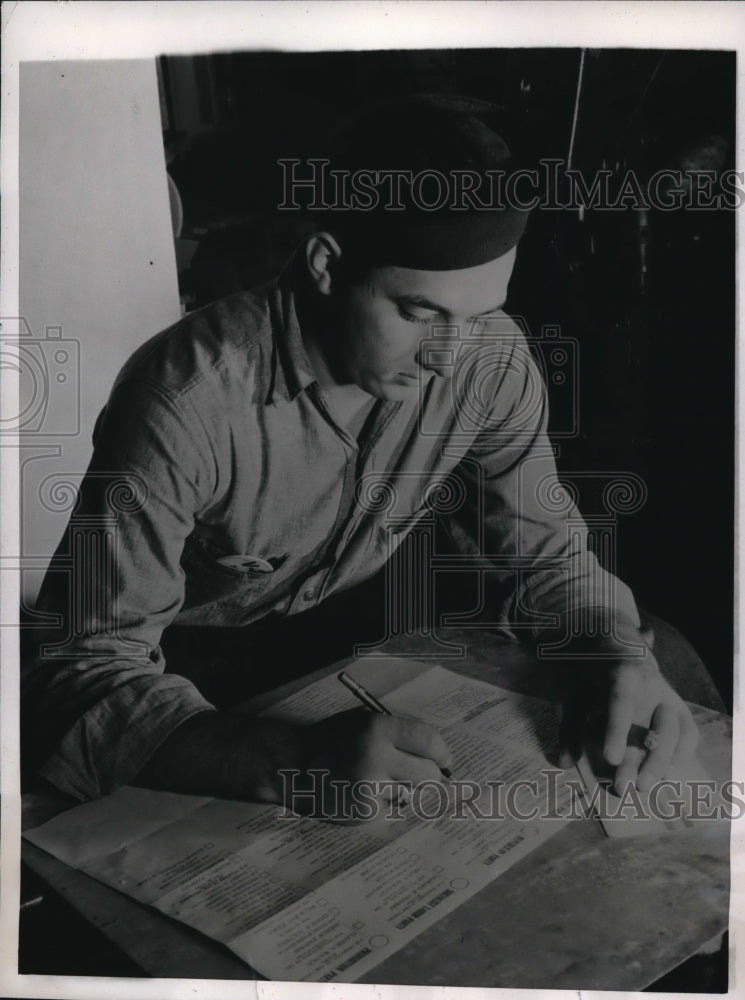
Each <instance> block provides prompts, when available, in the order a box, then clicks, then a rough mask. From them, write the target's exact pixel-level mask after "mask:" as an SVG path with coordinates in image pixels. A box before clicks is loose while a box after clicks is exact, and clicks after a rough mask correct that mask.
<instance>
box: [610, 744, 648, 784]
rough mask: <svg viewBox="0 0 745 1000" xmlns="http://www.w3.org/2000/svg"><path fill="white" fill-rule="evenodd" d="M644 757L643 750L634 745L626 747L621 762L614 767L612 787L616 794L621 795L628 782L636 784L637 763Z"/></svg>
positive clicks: (637, 774)
mask: <svg viewBox="0 0 745 1000" xmlns="http://www.w3.org/2000/svg"><path fill="white" fill-rule="evenodd" d="M643 759H644V751H643V750H639V749H637V748H636V747H627V748H626V752H625V753H624V755H623V759H622V760H621V763H620V764H619V765H618V767H617V768H616V773H615V776H614V778H613V788H614V790H615V792H616V795H623V793H624V792H625V791H626V788H627V787H628V785H629V784H632V785H636V781H637V778H638V776H639V765H640V764H641V762H642V760H643Z"/></svg>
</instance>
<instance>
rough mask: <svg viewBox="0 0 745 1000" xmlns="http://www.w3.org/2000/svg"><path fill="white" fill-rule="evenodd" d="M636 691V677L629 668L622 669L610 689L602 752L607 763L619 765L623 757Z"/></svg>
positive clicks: (632, 718) (631, 720) (634, 708)
mask: <svg viewBox="0 0 745 1000" xmlns="http://www.w3.org/2000/svg"><path fill="white" fill-rule="evenodd" d="M636 692H637V681H636V678H635V677H634V675H633V674H632V673H630V671H629V670H622V672H621V673H619V676H618V678H617V679H616V682H615V684H614V685H613V689H612V691H611V696H610V704H609V708H608V724H607V726H606V730H605V742H604V744H603V754H604V756H605V759H606V760H607V761H608V763H609V764H613V765H616V764H617V765H620V764H621V763H622V761H623V760H624V759H625V754H626V740H627V739H628V735H629V729H630V728H631V724H632V722H634V712H635V710H636Z"/></svg>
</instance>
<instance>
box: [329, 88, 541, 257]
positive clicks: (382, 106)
mask: <svg viewBox="0 0 745 1000" xmlns="http://www.w3.org/2000/svg"><path fill="white" fill-rule="evenodd" d="M500 115H501V109H499V108H498V107H496V106H495V105H493V104H490V103H489V102H486V101H481V100H477V99H475V98H469V97H455V96H443V95H418V96H412V97H405V98H399V99H396V100H391V101H386V102H381V103H378V104H375V105H372V106H369V107H367V108H365V109H363V110H362V111H359V112H357V113H356V114H355V115H354V116H352V117H350V118H349V119H348V120H347V121H346V122H344V123H343V124H342V126H341V127H340V129H339V131H338V133H337V137H336V144H335V148H334V151H333V153H332V155H331V157H330V162H329V164H328V167H327V176H328V177H329V179H333V181H334V184H333V190H334V192H335V196H336V200H335V202H334V201H333V199H332V201H331V210H330V211H326V212H324V213H321V214H320V215H319V222H320V221H322V224H323V225H324V227H326V228H329V229H331V231H332V232H335V233H336V234H337V235H338V236H339V238H340V241H341V242H342V245H343V247H345V246H349V245H350V244H351V245H352V247H353V251H354V253H355V254H356V255H357V256H359V257H363V258H364V259H365V260H366V261H367V262H369V263H371V264H395V265H398V266H401V267H408V268H415V269H421V270H432V271H443V270H458V269H461V268H466V267H474V266H476V265H478V264H484V263H486V262H487V261H489V260H494V259H495V258H497V257H501V256H502V255H503V254H505V253H507V252H508V251H509V250H510V249H512V247H514V246H515V245H516V244H517V242H518V241H519V239H520V237H521V236H522V234H523V232H524V230H525V226H526V223H527V219H528V212H527V211H526V210H525V209H524V208H521V207H520V206H516V205H511V204H509V203H508V199H507V198H506V197H505V194H504V191H505V183H504V182H505V180H506V179H507V178H509V175H510V174H511V173H512V172H514V171H515V170H516V169H518V167H519V165H518V163H517V161H516V159H515V157H514V156H513V154H512V152H511V150H510V148H509V147H508V145H507V143H506V142H505V140H504V139H503V138H502V136H501V135H500V133H499V131H498V130H497V128H498V123H499V119H500ZM342 178H344V179H343V180H342Z"/></svg>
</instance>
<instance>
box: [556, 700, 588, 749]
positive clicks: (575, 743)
mask: <svg viewBox="0 0 745 1000" xmlns="http://www.w3.org/2000/svg"><path fill="white" fill-rule="evenodd" d="M585 724H586V710H585V704H584V699H583V698H581V697H580V694H579V691H578V690H577V688H576V687H575V688H574V690H571V691H569V692H568V693H567V694H566V695H565V697H564V700H563V703H562V706H561V721H560V723H559V767H564V768H566V767H572V766H573V765H574V764H576V763H577V761H578V760H579V759H580V757H581V756H582V750H583V747H584V742H585Z"/></svg>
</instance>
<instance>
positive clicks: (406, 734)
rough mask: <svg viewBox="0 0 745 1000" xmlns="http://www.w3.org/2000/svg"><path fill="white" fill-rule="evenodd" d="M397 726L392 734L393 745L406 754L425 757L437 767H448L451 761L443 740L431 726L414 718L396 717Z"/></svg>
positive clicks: (450, 755) (448, 749)
mask: <svg viewBox="0 0 745 1000" xmlns="http://www.w3.org/2000/svg"><path fill="white" fill-rule="evenodd" d="M397 721H398V723H399V726H398V728H397V729H396V731H395V732H394V734H393V736H392V742H393V745H394V746H395V747H396V748H397V749H398V750H401V751H403V752H404V753H407V754H413V755H415V756H417V757H426V758H428V759H429V760H432V761H434V762H435V764H437V765H438V767H449V766H450V764H452V762H453V755H452V754H451V752H450V748H449V747H448V745H447V743H446V742H445V740H444V739H443V738H442V736H441V735H440V734H439V733H438V732H437V730H436V729H434V728H433V727H432V726H429V725H427V723H426V722H417V721H415V720H414V719H403V718H402V719H398V720H397Z"/></svg>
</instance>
